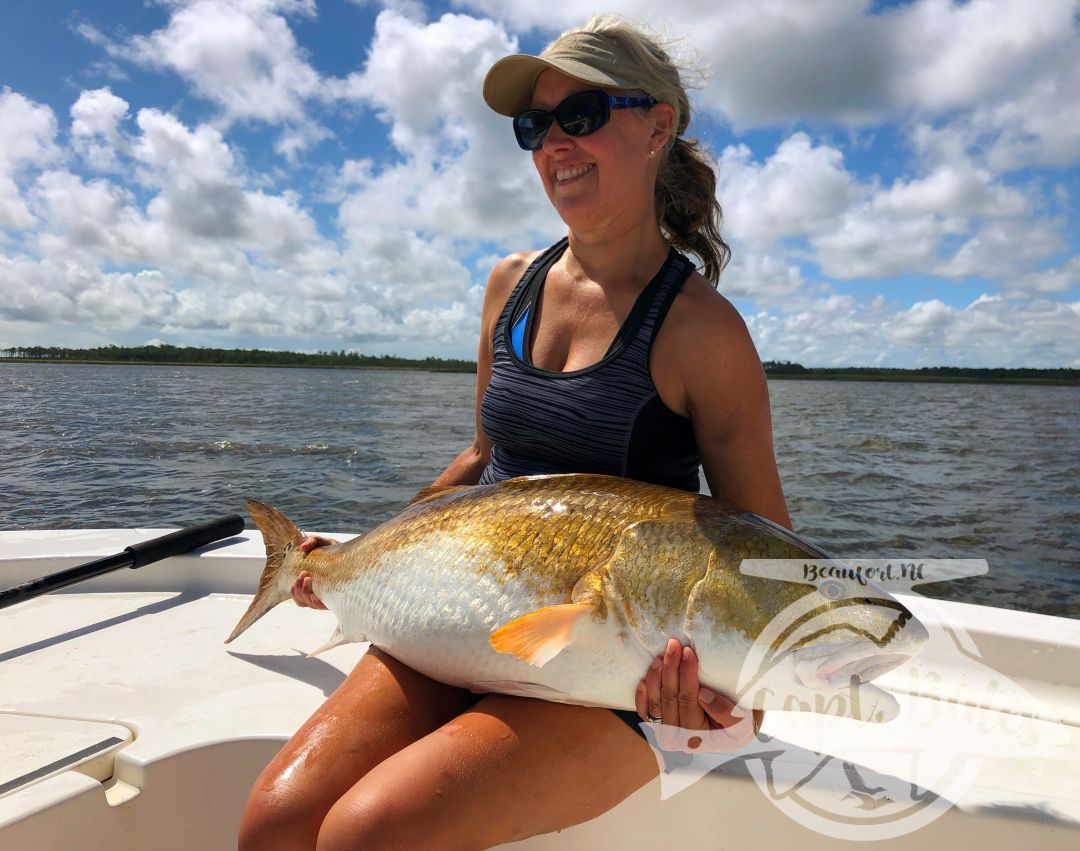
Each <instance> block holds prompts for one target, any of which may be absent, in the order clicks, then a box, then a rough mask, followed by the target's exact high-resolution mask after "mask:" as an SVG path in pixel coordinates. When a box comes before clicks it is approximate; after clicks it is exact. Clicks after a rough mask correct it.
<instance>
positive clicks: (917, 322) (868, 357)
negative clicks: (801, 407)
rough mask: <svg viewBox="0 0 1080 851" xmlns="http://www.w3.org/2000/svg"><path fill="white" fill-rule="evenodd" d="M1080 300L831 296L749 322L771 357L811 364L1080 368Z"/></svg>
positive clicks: (760, 347)
mask: <svg viewBox="0 0 1080 851" xmlns="http://www.w3.org/2000/svg"><path fill="white" fill-rule="evenodd" d="M1077 320H1080V302H1072V303H1061V302H1053V301H1047V300H1034V301H1028V300H1020V301H1012V300H1008V299H1004V298H1001V297H999V296H983V297H980V298H978V299H975V300H974V301H973V302H972V303H971V304H969V305H968V306H967V307H963V308H958V307H953V306H951V305H948V304H945V303H944V302H942V301H941V300H939V299H929V300H926V301H919V302H916V303H914V304H913V305H911V306H910V307H907V308H905V307H901V306H898V305H895V304H890V303H888V302H887V301H886V300H885V299H883V298H881V297H876V298H873V299H870V300H868V301H865V302H856V301H855V300H853V299H851V298H850V297H846V296H830V297H828V298H825V299H821V300H818V301H817V302H815V303H812V304H808V305H806V306H805V309H803V310H801V311H799V312H796V313H790V314H784V315H777V314H773V313H761V314H758V315H754V316H750V317H748V319H747V325H748V327H749V328H750V332H751V334H752V335H753V337H754V340H755V342H756V344H757V346H758V351H759V352H760V354H761V356H762V357H763V358H764V359H766V360H792V361H797V362H800V363H803V364H804V365H814V366H849V365H852V364H857V365H866V364H871V363H877V364H881V365H884V366H906V365H910V364H912V363H914V364H916V365H928V366H936V365H943V364H945V365H954V366H983V367H996V366H1009V367H1019V366H1028V367H1055V366H1062V365H1065V366H1073V367H1076V366H1080V349H1078V348H1077V346H1076V343H1075V329H1076V327H1077Z"/></svg>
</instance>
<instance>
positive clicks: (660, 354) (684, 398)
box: [653, 272, 761, 412]
mask: <svg viewBox="0 0 1080 851" xmlns="http://www.w3.org/2000/svg"><path fill="white" fill-rule="evenodd" d="M653 351H654V354H653V380H654V381H655V382H656V384H657V389H658V390H660V392H661V397H665V396H666V398H665V402H668V400H669V399H670V400H671V401H670V402H668V406H669V407H671V408H672V410H676V411H680V412H683V411H690V410H691V409H692V408H693V405H692V400H693V399H694V397H706V396H708V397H711V396H715V395H717V394H723V395H726V396H731V397H733V398H734V397H737V396H738V395H739V394H740V392H741V390H742V388H743V387H744V385H745V384H746V383H747V382H754V381H757V380H758V377H759V374H760V373H761V360H760V358H759V357H758V353H757V349H756V348H755V346H754V341H753V340H752V339H751V337H750V331H749V329H748V328H747V327H746V322H745V321H744V320H743V318H742V316H741V315H740V314H739V311H738V310H737V309H736V308H735V305H733V304H732V303H731V302H730V301H728V300H727V299H726V298H724V296H723V295H721V294H720V293H719V292H717V291H716V290H715V289H714V288H713V286H712V285H711V284H710V283H709V282H708V281H707V280H706V279H705V278H704V277H702V276H701V275H699V274H697V273H696V272H695V273H694V274H693V275H691V276H690V278H688V279H687V281H686V283H684V284H683V287H682V289H681V290H680V291H679V295H678V296H677V297H676V298H675V300H674V302H673V303H672V305H671V309H670V311H669V312H668V315H667V318H665V319H664V324H663V325H662V326H661V328H660V332H659V334H658V335H657V338H656V342H655V344H654V346H653ZM665 391H666V393H665ZM699 401H700V399H699Z"/></svg>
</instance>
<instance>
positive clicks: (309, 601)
mask: <svg viewBox="0 0 1080 851" xmlns="http://www.w3.org/2000/svg"><path fill="white" fill-rule="evenodd" d="M336 543H338V542H337V541H334V540H332V539H330V538H323V537H321V536H319V535H308V536H307V537H306V538H305V539H304V541H303V542H302V543H301V544H300V552H302V553H304V554H305V555H306V554H307V553H310V552H311V551H312V550H314V549H318V548H319V547H325V546H328V545H330V544H336ZM289 593H290V594H292V598H293V601H294V602H295V603H296V605H298V606H303V607H304V608H305V609H325V608H326V606H324V605H323V601H322V600H320V599H319V598H318V597H316V596H315V592H314V591H313V590H312V588H311V574H310V573H308V572H307V571H306V570H301V571H300V575H299V576H297V577H296V579H295V580H293V584H292V587H291V588H290V589H289Z"/></svg>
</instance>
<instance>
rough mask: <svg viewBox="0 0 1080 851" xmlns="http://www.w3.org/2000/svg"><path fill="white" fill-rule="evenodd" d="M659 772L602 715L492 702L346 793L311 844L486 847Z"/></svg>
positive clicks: (325, 848)
mask: <svg viewBox="0 0 1080 851" xmlns="http://www.w3.org/2000/svg"><path fill="white" fill-rule="evenodd" d="M657 771H658V768H657V764H656V759H655V758H654V757H653V754H652V751H651V750H650V748H649V746H648V744H646V742H645V741H644V740H643V739H642V738H641V737H640V736H637V735H635V733H634V732H633V731H632V730H631V729H630V728H629V727H628V726H627V725H626V724H625V723H623V722H622V721H621V720H620V719H619V718H617V717H616V716H615V715H614V714H613V713H611V712H609V711H607V710H606V709H588V708H585V707H581V706H566V705H562V704H555V703H544V702H542V701H539V700H530V699H526V698H518V697H508V696H506V695H489V696H487V697H485V698H484V699H483V700H481V701H480V702H479V703H477V704H476V705H475V706H473V707H472V708H471V709H469V710H467V711H465V712H464V713H462V714H461V715H460V716H458V717H456V718H454V719H452V720H450V721H448V722H447V723H446V724H444V725H443V726H441V727H440V728H439V729H437V730H435V731H434V732H432V733H431V734H429V735H427V736H424V737H423V738H422V739H419V740H418V741H416V742H414V743H413V744H411V745H409V746H408V747H406V748H404V749H402V750H399V751H398V752H397V753H395V754H394V755H393V756H390V757H388V758H387V759H385V760H384V761H382V762H381V763H379V764H378V765H377V766H375V767H374V768H372V769H371V770H370V771H369V772H367V773H366V774H365V775H364V776H363V777H362V778H361V779H360V780H359V782H357V783H356V784H355V785H354V786H353V787H352V788H351V789H349V790H348V791H346V792H344V793H342V794H341V796H340V800H338V802H337V803H336V804H334V806H333V807H332V808H331V810H330V812H329V813H328V814H327V816H326V819H325V821H324V822H323V825H322V830H321V831H320V832H319V843H318V849H319V851H339V849H356V848H363V849H364V850H365V851H373V849H388V848H438V849H440V851H443V849H476V848H489V847H491V846H493V845H498V844H500V843H502V842H509V841H511V840H515V839H523V838H525V837H528V836H533V835H535V834H538V833H547V832H550V831H553V830H558V829H561V828H564V827H569V826H570V825H573V824H578V823H579V822H582V821H587V820H588V819H591V818H594V817H595V816H597V815H599V814H601V813H603V812H605V811H607V810H608V809H610V808H611V807H613V806H615V804H617V803H619V802H620V801H622V800H623V799H624V798H625V797H627V796H628V795H629V794H630V793H631V792H633V791H634V790H636V789H638V788H640V787H641V786H643V785H644V784H645V783H647V782H648V781H649V780H650V779H651V778H653V777H655V776H656V774H657Z"/></svg>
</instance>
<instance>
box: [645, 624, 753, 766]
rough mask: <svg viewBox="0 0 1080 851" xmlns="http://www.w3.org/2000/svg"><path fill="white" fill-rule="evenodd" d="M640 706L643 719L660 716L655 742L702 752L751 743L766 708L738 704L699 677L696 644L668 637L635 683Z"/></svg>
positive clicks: (674, 748) (662, 746)
mask: <svg viewBox="0 0 1080 851" xmlns="http://www.w3.org/2000/svg"><path fill="white" fill-rule="evenodd" d="M636 703H637V711H638V715H640V716H641V718H642V720H643V721H651V720H653V719H656V718H661V719H663V721H662V724H661V723H660V722H656V723H657V724H658V726H657V727H656V736H657V744H658V745H659V746H660V747H661V748H662V749H663V750H676V751H685V752H686V753H701V752H702V751H711V752H716V751H734V750H738V749H739V748H742V747H745V746H746V745H748V744H750V742H752V741H753V740H754V738H755V736H756V735H757V731H758V730H759V729H760V727H761V720H762V718H763V717H764V712H762V711H760V710H754V711H753V712H751V711H749V710H747V709H744V708H743V707H741V706H739V705H737V704H736V703H735V701H733V700H731V698H729V697H727V696H726V695H722V694H717V693H716V692H714V691H712V690H711V689H707V688H703V687H702V686H701V684H700V683H699V682H698V657H697V654H696V653H695V652H694V649H693V648H692V647H683V646H682V644H680V643H679V641H678V640H677V639H674V638H672V639H669V640H668V643H667V647H666V648H665V649H664V655H663V656H657V657H656V659H654V660H653V663H652V665H651V666H650V667H649V670H648V672H647V673H646V674H645V678H644V679H643V680H642V681H641V682H640V683H639V684H638V688H637V696H636Z"/></svg>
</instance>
